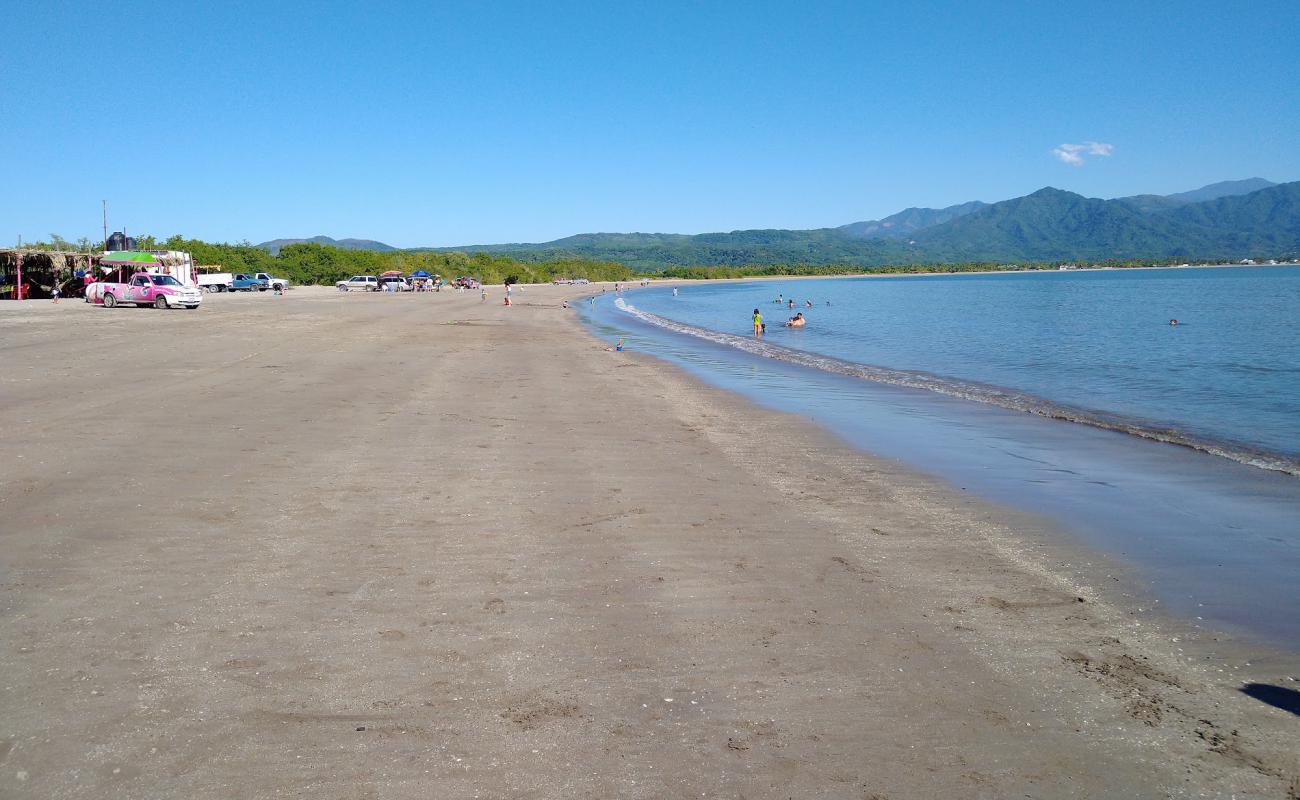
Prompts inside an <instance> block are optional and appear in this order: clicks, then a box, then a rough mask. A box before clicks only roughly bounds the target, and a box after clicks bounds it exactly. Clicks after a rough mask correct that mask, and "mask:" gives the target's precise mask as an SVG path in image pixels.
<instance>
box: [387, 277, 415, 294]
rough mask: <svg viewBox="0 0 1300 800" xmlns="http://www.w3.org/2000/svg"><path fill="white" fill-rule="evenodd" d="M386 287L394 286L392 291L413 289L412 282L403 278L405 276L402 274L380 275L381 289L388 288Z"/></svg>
mask: <svg viewBox="0 0 1300 800" xmlns="http://www.w3.org/2000/svg"><path fill="white" fill-rule="evenodd" d="M386 287H391V288H392V291H394V292H409V291H411V284H410V283H408V282H407V280H406V278H403V277H402V276H400V275H383V276H380V278H379V288H380V289H386Z"/></svg>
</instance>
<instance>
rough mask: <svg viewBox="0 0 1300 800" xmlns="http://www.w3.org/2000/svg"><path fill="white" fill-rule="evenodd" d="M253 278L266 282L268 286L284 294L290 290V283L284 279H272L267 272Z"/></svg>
mask: <svg viewBox="0 0 1300 800" xmlns="http://www.w3.org/2000/svg"><path fill="white" fill-rule="evenodd" d="M253 277H254V278H257V279H258V280H259V281H265V282H266V285H267V286H268V287H270V288H272V289H279V290H280V291H282V292H283V291H284V290H285V289H288V288H289V281H287V280H285V279H284V278H272V277H271V276H270V275H268V274H267V273H265V272H259V273H257V274H256V275H254V276H253Z"/></svg>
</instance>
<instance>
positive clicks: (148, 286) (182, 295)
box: [86, 272, 203, 309]
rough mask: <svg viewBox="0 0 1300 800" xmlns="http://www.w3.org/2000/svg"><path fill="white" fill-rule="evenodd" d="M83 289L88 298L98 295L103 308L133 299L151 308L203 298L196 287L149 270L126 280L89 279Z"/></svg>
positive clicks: (192, 304) (189, 303) (188, 305)
mask: <svg viewBox="0 0 1300 800" xmlns="http://www.w3.org/2000/svg"><path fill="white" fill-rule="evenodd" d="M86 292H87V294H88V296H87V298H86V299H87V300H89V301H90V302H94V301H95V300H96V299H99V298H102V300H103V303H104V307H105V308H112V307H113V306H115V305H117V304H118V303H133V304H135V305H137V306H148V305H151V306H153V307H154V308H175V307H177V306H184V307H185V308H191V309H193V308H198V307H199V303H202V302H203V295H202V294H201V293H200V292H199V290H198V289H197V288H192V287H189V286H186V285H185V284H183V283H181V282H180V281H178V280H176V279H175V278H173V277H172V276H170V275H156V274H154V273H152V272H137V273H136V274H134V275H132V276H131V280H130V281H128V282H126V283H92V284H90V285H89V286H87V287H86Z"/></svg>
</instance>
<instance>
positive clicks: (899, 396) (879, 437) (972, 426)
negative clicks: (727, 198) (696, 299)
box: [581, 270, 1300, 649]
mask: <svg viewBox="0 0 1300 800" xmlns="http://www.w3.org/2000/svg"><path fill="white" fill-rule="evenodd" d="M1207 272H1209V270H1207ZM1216 272H1217V270H1216ZM1084 274H1089V273H1084ZM1101 274H1109V273H1101ZM1079 275H1080V274H1079V273H1075V274H1067V275H1065V276H1063V278H1057V277H1056V276H1050V277H1049V280H1062V279H1065V280H1069V279H1073V278H1077V277H1079ZM935 280H942V279H933V278H932V279H928V280H927V281H926V282H927V283H930V282H933V281H935ZM957 280H969V278H968V277H965V276H963V277H960V278H957ZM835 283H853V282H852V281H850V282H840V281H806V282H799V283H798V284H797V288H798V290H799V291H801V292H802V291H806V292H810V293H814V294H815V293H818V292H826V291H827V289H825V288H822V285H823V284H835ZM783 285H786V286H790V285H794V284H783ZM706 288H707V291H708V292H709V293H710V294H714V295H722V294H725V290H727V289H734V290H736V291H737V292H738V293H750V292H755V291H757V292H762V293H763V294H764V295H772V296H774V295H775V292H777V291H781V289H780V288H773V284H771V283H766V282H765V283H762V284H759V285H757V286H755V285H735V284H732V285H729V286H728V285H724V286H721V287H719V288H714V287H695V286H690V287H687V288H686V289H684V290H683V291H682V292H681V293H680V294H679V297H678V298H677V302H680V301H681V300H682V299H684V298H685V297H686V296H688V294H689V293H694V292H697V291H703V290H705V289H706ZM830 288H831V289H833V288H834V287H833V286H832V287H830ZM751 296H752V295H751ZM787 296H788V295H787ZM623 299H624V300H625V303H624V306H625V307H624V308H619V307H617V306H615V304H614V300H615V298H614V297H613V296H612V295H607V296H604V297H600V298H598V299H597V302H596V303H595V304H594V305H588V304H583V305H582V308H581V311H582V313H583V315H584V317H585V318H586V320H587V322H588V324H589V325H590V326H591V327H592V328H593V329H594V330H595V332H596V333H597V334H598V335H600V336H604V337H613V336H616V335H623V336H626V337H628V344H629V347H630V348H632V349H636V350H641V351H644V352H649V353H652V354H654V355H658V356H660V357H663V358H665V359H668V360H670V361H673V362H675V363H677V364H679V365H681V366H683V367H685V368H686V369H687V370H688V371H690V372H692V373H694V374H696V375H697V376H699V377H701V378H703V379H704V380H706V381H708V382H711V383H713V384H715V385H718V386H721V387H723V388H727V389H731V390H733V391H737V392H739V393H741V394H743V395H745V396H746V397H749V398H750V399H752V400H755V401H757V402H759V403H760V404H763V405H767V406H769V407H773V408H777V409H780V410H785V411H794V412H797V413H802V414H805V415H807V416H810V417H812V418H813V419H815V420H816V421H817V422H819V423H820V424H822V425H824V426H826V427H828V428H829V429H831V430H832V431H834V432H835V433H837V434H838V435H840V436H841V437H843V438H844V439H846V440H847V441H849V442H850V443H852V444H855V445H857V446H860V447H862V448H863V449H866V450H868V451H870V452H872V453H875V454H877V455H882V456H885V457H889V458H894V459H897V460H899V461H902V462H904V463H907V464H909V465H910V466H913V467H915V468H918V469H921V470H922V471H926V472H929V473H931V474H934V475H937V476H939V477H941V478H943V479H944V480H946V481H948V482H949V483H952V484H954V485H956V486H958V487H961V488H965V489H968V490H970V491H973V492H977V493H978V494H980V495H981V496H984V497H987V498H990V499H993V500H996V501H999V502H1002V503H1005V504H1008V505H1011V506H1013V507H1017V508H1020V509H1023V510H1026V511H1029V512H1032V513H1035V514H1039V515H1042V516H1043V517H1045V518H1047V519H1048V520H1050V521H1052V522H1053V523H1055V525H1056V526H1057V527H1059V528H1060V529H1062V530H1064V531H1066V532H1068V533H1070V534H1072V535H1073V536H1074V537H1075V538H1076V540H1077V541H1079V542H1081V543H1083V544H1084V545H1086V546H1088V547H1091V548H1093V549H1096V550H1098V551H1101V552H1104V553H1106V554H1108V555H1111V556H1114V557H1117V558H1119V559H1120V560H1122V561H1124V562H1125V563H1127V564H1129V565H1131V566H1132V567H1133V568H1134V570H1135V571H1136V572H1137V574H1138V575H1139V576H1140V577H1141V579H1142V580H1143V582H1144V586H1143V587H1141V590H1142V591H1143V592H1144V593H1147V594H1150V595H1153V596H1154V598H1156V599H1158V600H1160V601H1161V604H1162V605H1163V606H1164V607H1166V608H1167V609H1168V610H1171V611H1173V612H1174V613H1177V614H1179V615H1181V616H1182V617H1184V618H1185V619H1187V620H1188V621H1191V622H1194V623H1197V624H1202V625H1208V626H1210V627H1212V628H1218V629H1224V630H1231V631H1234V632H1237V633H1244V634H1246V635H1248V636H1251V637H1253V638H1256V639H1259V640H1262V641H1266V642H1269V643H1272V644H1276V645H1281V646H1283V647H1287V648H1291V649H1300V615H1296V614H1295V613H1294V609H1295V608H1297V607H1300V581H1297V580H1296V576H1297V575H1300V479H1297V478H1296V477H1293V476H1292V475H1289V474H1286V473H1284V472H1278V471H1274V470H1269V469H1260V468H1258V467H1256V466H1251V465H1248V464H1244V463H1240V462H1238V461H1234V460H1231V459H1229V458H1224V457H1220V456H1215V455H1210V454H1207V453H1204V452H1199V451H1197V450H1193V449H1190V448H1187V447H1179V446H1173V445H1169V444H1165V443H1161V442H1157V441H1153V440H1149V439H1144V438H1139V437H1136V436H1133V435H1130V434H1127V433H1121V432H1118V431H1115V430H1107V429H1101V428H1097V427H1093V426H1091V425H1083V424H1074V423H1070V422H1063V421H1060V420H1058V419H1052V418H1047V417H1043V416H1039V415H1036V414H1032V413H1024V412H1023V411H1020V410H1015V409H1013V408H1008V407H1004V406H1003V405H998V404H991V403H987V402H972V401H970V400H968V399H964V398H963V397H960V396H956V395H954V394H948V393H941V392H936V391H931V390H925V389H917V388H911V387H908V386H899V385H893V384H891V383H888V382H887V383H880V382H877V381H874V380H867V379H863V377H862V376H860V375H855V374H851V373H846V372H843V371H834V370H827V369H824V368H821V367H819V366H818V365H817V362H815V361H814V362H812V363H811V364H803V363H795V362H792V361H790V360H787V359H785V358H782V357H772V356H771V355H770V354H769V353H766V352H763V351H761V350H760V351H757V352H750V351H749V350H746V349H740V348H738V347H736V346H734V343H733V342H731V341H730V339H729V338H725V337H724V338H721V339H719V338H718V337H712V336H709V335H704V336H700V335H691V334H683V333H680V332H678V331H677V330H674V325H672V324H671V323H668V324H667V325H665V324H664V323H663V320H662V318H659V317H649V318H647V317H645V316H644V315H637V314H635V313H633V312H632V311H631V310H629V309H628V308H626V306H629V305H630V306H631V307H632V308H634V309H645V308H654V307H656V304H663V305H667V304H670V303H673V302H674V300H673V298H672V296H671V294H670V293H669V292H668V291H667V290H666V289H652V290H634V291H632V292H628V293H626V294H625V296H624V298H623ZM709 302H710V303H712V302H716V300H710V301H709ZM737 304H738V305H741V306H744V305H748V306H749V307H748V308H743V309H742V310H743V311H745V312H749V311H750V310H751V309H752V308H753V303H752V302H749V301H748V299H746V301H743V302H738V303H737ZM704 305H705V304H703V303H701V304H699V305H698V306H697V310H698V309H701V308H703V307H704ZM834 307H835V306H834V305H832V308H834ZM764 310H766V309H764ZM786 313H787V314H788V312H786ZM676 316H678V317H681V316H684V315H680V314H678V315H676ZM810 316H811V314H810ZM818 319H821V317H820V316H819V317H818ZM696 321H699V320H698V317H697V318H696ZM1167 321H1168V320H1167V319H1166V320H1165V322H1166V323H1167ZM742 323H746V324H747V323H748V319H747V318H745V319H742ZM735 327H736V326H734V325H733V326H732V329H733V330H734V328H735ZM690 329H692V328H688V330H690ZM705 330H707V329H705ZM769 330H771V328H769ZM810 330H812V329H806V330H805V331H802V332H799V331H784V330H783V331H782V333H783V334H787V336H786V337H785V339H786V341H783V342H781V343H782V344H785V343H787V342H788V341H790V340H794V339H795V337H796V336H797V335H798V334H800V333H808V332H810ZM715 332H716V331H715ZM1179 333H1182V331H1179ZM738 338H740V339H741V340H747V339H748V338H749V337H743V336H742V337H738ZM776 339H777V337H771V336H770V337H769V341H774V340H776ZM751 341H752V340H751ZM1040 350H1041V348H1040ZM803 352H808V351H806V350H804V351H803ZM838 360H840V361H844V359H838ZM849 363H850V364H852V362H849ZM927 366H929V365H927ZM900 367H902V368H903V369H914V367H913V366H911V365H908V366H906V367H904V366H903V365H901V364H900ZM972 372H973V370H972ZM1059 372H1060V374H1069V373H1070V370H1068V369H1064V370H1059ZM963 377H965V376H963ZM1286 425H1287V422H1286V421H1278V424H1277V425H1275V426H1273V429H1275V430H1284V429H1285V427H1286ZM1205 437H1206V438H1211V434H1205ZM1213 438H1215V439H1217V440H1223V439H1227V438H1228V437H1226V436H1225V435H1223V434H1222V433H1215V434H1213ZM1263 442H1264V439H1261V438H1257V439H1256V441H1255V442H1251V443H1250V445H1251V446H1253V447H1261V445H1262V444H1263ZM1268 443H1269V444H1270V445H1271V444H1273V442H1272V441H1271V440H1270V441H1269V442H1268ZM1243 444H1244V443H1243ZM1269 450H1270V451H1271V452H1278V451H1284V448H1272V447H1270V448H1269ZM1284 452H1285V451H1284Z"/></svg>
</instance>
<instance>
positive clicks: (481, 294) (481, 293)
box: [478, 286, 487, 303]
mask: <svg viewBox="0 0 1300 800" xmlns="http://www.w3.org/2000/svg"><path fill="white" fill-rule="evenodd" d="M478 301H479V302H480V303H486V302H487V287H484V286H480V287H479V290H478Z"/></svg>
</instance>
